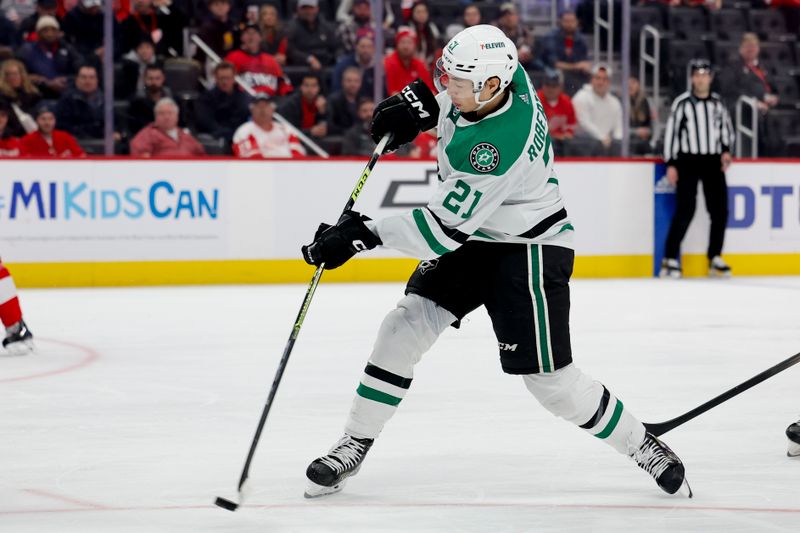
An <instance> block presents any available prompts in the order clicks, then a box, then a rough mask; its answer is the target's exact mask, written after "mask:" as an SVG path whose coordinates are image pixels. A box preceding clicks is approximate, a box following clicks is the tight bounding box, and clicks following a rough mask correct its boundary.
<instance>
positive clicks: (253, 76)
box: [225, 24, 294, 96]
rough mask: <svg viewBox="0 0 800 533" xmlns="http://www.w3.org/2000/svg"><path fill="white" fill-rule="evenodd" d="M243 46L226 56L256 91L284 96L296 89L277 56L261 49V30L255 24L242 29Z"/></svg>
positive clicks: (226, 59)
mask: <svg viewBox="0 0 800 533" xmlns="http://www.w3.org/2000/svg"><path fill="white" fill-rule="evenodd" d="M241 38H242V48H241V50H234V51H233V52H231V53H230V54H228V56H227V57H226V58H225V61H228V62H229V63H233V65H234V66H235V67H236V72H237V73H238V74H239V75H240V76H241V77H242V79H243V80H244V82H245V83H247V85H249V86H250V87H252V89H253V90H254V91H256V92H260V93H267V94H269V95H270V96H284V95H286V94H289V93H290V92H292V91H293V90H294V88H293V87H292V83H291V82H290V81H289V79H288V78H287V77H286V76H285V75H284V73H283V69H282V68H281V66H280V65H279V64H278V62H277V61H275V58H274V57H272V56H271V55H269V54H267V53H266V52H263V51H262V50H261V31H260V30H259V29H258V26H257V25H255V24H248V25H247V26H245V27H244V29H243V30H242V35H241Z"/></svg>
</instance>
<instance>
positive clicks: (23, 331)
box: [3, 320, 33, 355]
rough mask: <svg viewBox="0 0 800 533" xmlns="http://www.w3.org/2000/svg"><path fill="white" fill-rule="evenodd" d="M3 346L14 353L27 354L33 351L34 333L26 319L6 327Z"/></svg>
mask: <svg viewBox="0 0 800 533" xmlns="http://www.w3.org/2000/svg"><path fill="white" fill-rule="evenodd" d="M3 348H5V349H6V350H8V352H9V353H11V354H14V355H26V354H29V353H31V352H33V333H31V330H29V329H28V326H27V325H26V324H25V321H24V320H20V321H19V322H17V323H16V324H14V325H13V326H11V327H9V328H6V338H5V339H3Z"/></svg>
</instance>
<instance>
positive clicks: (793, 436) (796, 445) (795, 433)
mask: <svg viewBox="0 0 800 533" xmlns="http://www.w3.org/2000/svg"><path fill="white" fill-rule="evenodd" d="M786 436H787V437H789V450H788V451H787V452H786V455H788V456H789V457H800V420H798V421H797V422H795V423H794V424H792V425H791V426H789V427H788V428H786Z"/></svg>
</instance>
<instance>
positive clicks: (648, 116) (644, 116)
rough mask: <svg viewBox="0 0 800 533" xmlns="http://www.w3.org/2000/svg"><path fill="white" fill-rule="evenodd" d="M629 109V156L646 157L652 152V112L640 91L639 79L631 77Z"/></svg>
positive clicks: (642, 91) (644, 95)
mask: <svg viewBox="0 0 800 533" xmlns="http://www.w3.org/2000/svg"><path fill="white" fill-rule="evenodd" d="M628 94H629V95H630V99H631V107H630V146H631V154H633V155H647V154H650V153H652V152H653V148H652V146H650V139H651V138H652V137H653V112H652V111H651V109H650V102H649V101H648V99H647V94H645V92H644V89H642V85H641V83H639V79H638V78H636V77H634V76H631V77H630V78H629V79H628Z"/></svg>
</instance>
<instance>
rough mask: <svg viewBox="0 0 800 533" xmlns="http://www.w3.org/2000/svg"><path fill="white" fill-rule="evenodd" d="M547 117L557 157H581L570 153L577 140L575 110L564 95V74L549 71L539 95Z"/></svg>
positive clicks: (568, 98) (570, 101)
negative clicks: (571, 146)
mask: <svg viewBox="0 0 800 533" xmlns="http://www.w3.org/2000/svg"><path fill="white" fill-rule="evenodd" d="M537 94H538V96H539V100H540V101H541V102H542V107H543V108H544V114H545V116H546V117H547V123H548V130H549V132H550V138H551V139H552V141H553V150H554V151H555V153H556V155H581V154H577V153H572V152H571V151H570V143H571V141H572V140H573V139H574V138H575V127H576V126H577V119H576V118H575V108H574V107H572V100H571V99H570V97H569V96H567V95H566V94H565V93H564V82H563V79H562V74H561V72H559V71H558V70H553V69H548V70H547V71H546V74H545V78H544V82H543V83H542V88H541V89H539V92H538V93H537Z"/></svg>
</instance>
